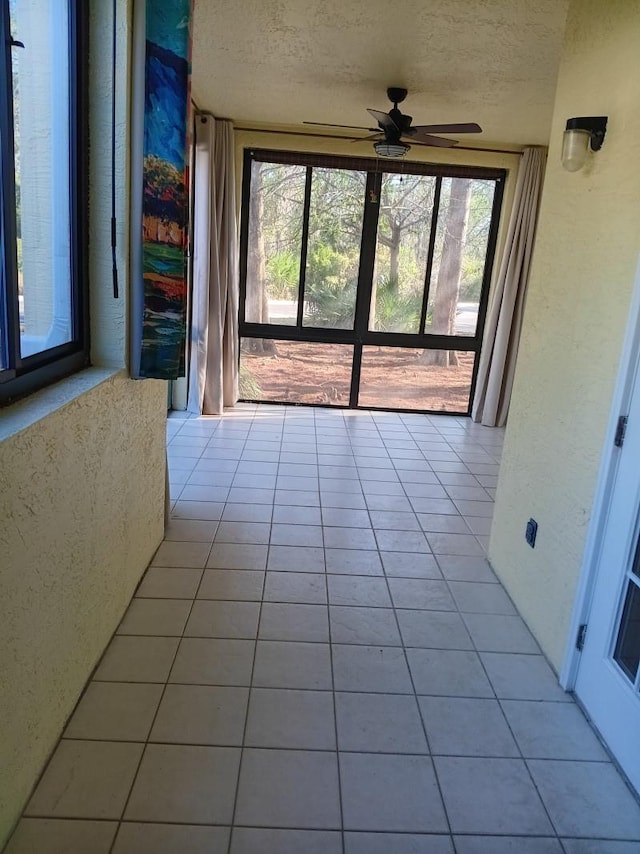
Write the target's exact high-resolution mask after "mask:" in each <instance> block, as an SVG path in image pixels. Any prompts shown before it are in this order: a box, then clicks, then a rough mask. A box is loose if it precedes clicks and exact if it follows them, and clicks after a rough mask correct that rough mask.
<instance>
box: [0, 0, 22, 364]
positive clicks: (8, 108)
mask: <svg viewBox="0 0 640 854" xmlns="http://www.w3.org/2000/svg"><path fill="white" fill-rule="evenodd" d="M0 43H1V44H2V45H3V46H4V56H3V58H2V65H3V68H2V71H3V74H2V81H3V82H2V83H1V84H0V140H1V146H2V147H1V150H0V168H1V175H0V177H1V179H2V186H1V189H0V194H1V197H2V212H1V225H2V232H1V234H0V238H1V239H0V247H1V248H2V259H1V261H0V263H2V265H3V269H2V275H1V276H0V289H1V290H2V293H1V294H0V300H1V304H0V323H2V324H3V338H4V339H5V341H4V344H5V346H4V352H3V354H2V355H3V362H5V363H6V365H7V371H10V372H11V374H9V373H5V374H4V376H3V379H10V378H11V377H12V376H13V375H14V371H15V368H16V365H17V363H18V362H19V359H20V351H19V342H20V308H19V302H18V257H17V248H16V206H15V199H16V188H15V172H14V167H13V163H14V147H13V105H12V82H11V81H12V62H11V54H12V50H14V48H12V47H11V23H10V17H9V3H8V2H7V0H2V2H1V8H0Z"/></svg>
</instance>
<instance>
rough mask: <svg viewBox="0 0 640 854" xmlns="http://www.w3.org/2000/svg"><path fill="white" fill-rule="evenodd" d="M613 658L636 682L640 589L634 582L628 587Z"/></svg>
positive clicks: (639, 626)
mask: <svg viewBox="0 0 640 854" xmlns="http://www.w3.org/2000/svg"><path fill="white" fill-rule="evenodd" d="M613 657H614V659H615V661H617V662H618V664H619V665H620V667H621V668H622V669H623V670H624V672H625V673H626V675H627V676H628V677H629V679H630V680H631V681H632V682H635V679H636V675H637V673H638V664H639V663H640V588H638V586H637V585H636V584H634V582H633V581H629V582H628V585H627V595H626V598H625V603H624V609H623V611H622V619H621V621H620V628H619V630H618V639H617V641H616V649H615V652H614V654H613Z"/></svg>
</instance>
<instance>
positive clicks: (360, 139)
mask: <svg viewBox="0 0 640 854" xmlns="http://www.w3.org/2000/svg"><path fill="white" fill-rule="evenodd" d="M372 139H384V134H383V133H382V131H380V130H377V131H375V132H374V133H372V134H370V135H369V136H357V137H354V138H353V139H352V140H351V142H371V140H372Z"/></svg>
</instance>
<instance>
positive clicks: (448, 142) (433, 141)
mask: <svg viewBox="0 0 640 854" xmlns="http://www.w3.org/2000/svg"><path fill="white" fill-rule="evenodd" d="M409 139H410V140H411V144H412V145H413V144H414V143H417V144H418V145H433V146H435V147H436V148H453V146H454V145H457V144H458V140H457V139H445V138H444V137H443V136H432V135H431V134H430V133H417V134H416V135H415V136H410V137H409Z"/></svg>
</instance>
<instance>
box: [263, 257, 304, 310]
mask: <svg viewBox="0 0 640 854" xmlns="http://www.w3.org/2000/svg"><path fill="white" fill-rule="evenodd" d="M265 272H266V277H267V293H268V294H269V296H270V298H271V299H285V300H295V298H296V296H297V293H298V277H299V275H300V257H299V255H297V254H296V253H295V252H292V251H291V250H287V249H283V250H282V251H281V252H276V254H275V255H273V256H272V257H271V258H268V259H267V261H266V263H265Z"/></svg>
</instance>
